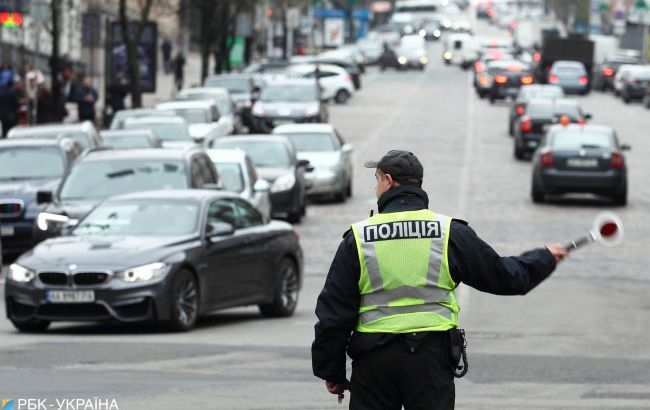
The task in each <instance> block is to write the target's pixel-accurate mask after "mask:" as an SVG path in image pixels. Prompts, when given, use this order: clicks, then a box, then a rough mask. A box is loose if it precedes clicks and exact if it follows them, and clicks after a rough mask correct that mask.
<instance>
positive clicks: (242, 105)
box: [235, 100, 251, 108]
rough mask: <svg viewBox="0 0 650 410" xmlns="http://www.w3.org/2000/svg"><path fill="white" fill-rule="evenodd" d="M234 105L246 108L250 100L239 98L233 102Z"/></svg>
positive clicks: (249, 104)
mask: <svg viewBox="0 0 650 410" xmlns="http://www.w3.org/2000/svg"><path fill="white" fill-rule="evenodd" d="M235 106H236V107H237V108H247V107H250V106H251V101H250V100H239V101H237V102H236V103H235Z"/></svg>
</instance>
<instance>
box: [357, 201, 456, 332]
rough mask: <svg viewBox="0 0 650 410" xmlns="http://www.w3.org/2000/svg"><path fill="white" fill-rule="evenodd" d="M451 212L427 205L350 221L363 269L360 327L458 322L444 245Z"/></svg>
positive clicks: (424, 327) (419, 327) (435, 326)
mask: <svg viewBox="0 0 650 410" xmlns="http://www.w3.org/2000/svg"><path fill="white" fill-rule="evenodd" d="M450 224H451V218H450V217H448V216H445V215H441V214H436V213H434V212H432V211H430V210H426V209H424V210H418V211H404V212H393V213H385V214H377V215H375V216H372V217H370V218H368V219H366V220H364V221H361V222H357V223H355V224H353V225H351V228H352V232H353V234H354V238H355V241H356V245H357V251H358V254H359V265H360V267H361V275H360V278H359V290H360V293H361V305H360V307H359V322H358V323H357V331H358V332H366V333H408V332H423V331H444V330H448V329H451V328H455V327H456V326H458V310H459V307H458V304H457V303H456V295H455V293H454V289H455V288H456V286H457V285H456V283H455V282H454V281H453V279H452V278H451V274H450V273H449V263H448V260H447V249H448V243H449V227H450Z"/></svg>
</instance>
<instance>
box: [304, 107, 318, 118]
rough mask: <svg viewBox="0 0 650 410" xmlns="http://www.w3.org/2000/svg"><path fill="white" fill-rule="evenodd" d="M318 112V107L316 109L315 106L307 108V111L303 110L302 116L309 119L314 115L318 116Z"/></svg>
mask: <svg viewBox="0 0 650 410" xmlns="http://www.w3.org/2000/svg"><path fill="white" fill-rule="evenodd" d="M318 111H319V110H318V107H317V106H313V107H309V108H307V109H306V110H305V113H304V116H305V117H310V116H312V115H316V114H318Z"/></svg>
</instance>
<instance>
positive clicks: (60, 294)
mask: <svg viewBox="0 0 650 410" xmlns="http://www.w3.org/2000/svg"><path fill="white" fill-rule="evenodd" d="M45 298H46V299H47V301H48V302H50V303H91V302H94V301H95V292H94V291H92V290H48V291H47V293H46V294H45Z"/></svg>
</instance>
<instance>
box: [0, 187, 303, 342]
mask: <svg viewBox="0 0 650 410" xmlns="http://www.w3.org/2000/svg"><path fill="white" fill-rule="evenodd" d="M302 271H303V255H302V249H301V247H300V243H299V241H298V236H297V234H296V232H295V231H294V230H293V228H292V227H291V225H289V224H288V223H286V222H282V221H269V220H265V219H264V218H263V217H262V215H261V214H260V213H259V212H258V211H257V210H256V209H255V208H254V207H253V206H252V205H250V204H249V203H248V202H247V201H245V200H243V199H241V198H240V197H239V196H237V195H236V194H232V193H228V192H219V191H214V190H187V189H185V190H164V191H149V192H140V193H133V194H126V195H121V196H116V197H112V198H109V199H107V200H106V201H104V202H103V203H101V204H100V205H99V206H97V207H96V208H95V209H94V210H93V211H91V212H90V213H89V214H88V215H87V216H86V217H85V218H84V219H82V220H81V221H80V222H79V224H78V225H77V226H76V227H75V229H74V230H73V231H72V232H71V233H70V235H68V236H62V237H57V238H52V239H48V240H46V241H44V242H42V243H40V244H39V245H37V246H36V247H35V248H34V249H32V250H31V251H29V252H27V253H25V254H23V255H21V256H20V257H19V258H18V259H17V260H16V261H15V263H14V264H12V265H11V266H10V268H9V272H8V274H7V279H6V282H5V303H6V312H7V316H8V318H9V319H10V320H11V321H12V323H13V324H14V326H15V327H16V328H17V329H19V330H22V331H32V332H34V331H44V330H46V329H47V328H48V326H49V325H50V322H52V321H104V320H113V321H118V322H142V321H160V322H165V323H167V324H168V325H170V326H171V328H173V329H175V330H179V331H186V330H189V329H191V328H192V327H193V326H194V324H195V323H196V320H197V318H198V316H200V315H202V314H206V313H208V312H211V311H214V310H217V309H222V308H228V307H233V306H242V305H251V304H255V305H258V306H259V309H260V311H261V313H262V315H263V316H278V317H281V316H290V315H292V314H293V312H294V310H295V308H296V304H297V301H298V292H299V290H300V288H301V286H302Z"/></svg>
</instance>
